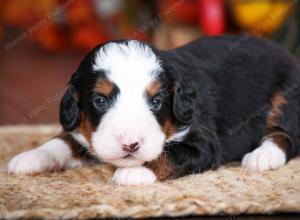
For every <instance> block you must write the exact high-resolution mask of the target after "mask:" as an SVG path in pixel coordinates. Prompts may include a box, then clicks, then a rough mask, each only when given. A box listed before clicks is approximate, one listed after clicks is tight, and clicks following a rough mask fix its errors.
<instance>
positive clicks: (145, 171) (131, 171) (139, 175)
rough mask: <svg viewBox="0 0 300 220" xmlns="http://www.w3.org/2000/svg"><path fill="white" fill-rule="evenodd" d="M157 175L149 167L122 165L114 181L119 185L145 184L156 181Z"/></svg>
mask: <svg viewBox="0 0 300 220" xmlns="http://www.w3.org/2000/svg"><path fill="white" fill-rule="evenodd" d="M156 179H157V178H156V175H155V174H154V173H153V171H152V170H150V169H149V168H147V167H144V166H137V167H120V168H118V169H117V170H116V171H115V173H114V175H113V177H112V181H113V182H114V183H115V184H117V185H141V184H143V185H145V184H152V183H154V182H155V181H156Z"/></svg>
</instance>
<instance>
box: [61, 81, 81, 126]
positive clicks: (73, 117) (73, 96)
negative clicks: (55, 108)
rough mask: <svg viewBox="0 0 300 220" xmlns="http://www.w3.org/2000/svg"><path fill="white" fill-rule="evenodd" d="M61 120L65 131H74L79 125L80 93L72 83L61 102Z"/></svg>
mask: <svg viewBox="0 0 300 220" xmlns="http://www.w3.org/2000/svg"><path fill="white" fill-rule="evenodd" d="M59 120H60V123H61V125H62V126H63V128H64V130H65V131H72V130H74V129H75V128H76V127H77V126H78V125H79V122H80V112H79V108H78V93H77V91H76V89H75V87H74V85H73V84H72V83H70V85H69V87H68V88H67V90H66V92H65V94H64V96H63V98H62V100H61V102H60V114H59Z"/></svg>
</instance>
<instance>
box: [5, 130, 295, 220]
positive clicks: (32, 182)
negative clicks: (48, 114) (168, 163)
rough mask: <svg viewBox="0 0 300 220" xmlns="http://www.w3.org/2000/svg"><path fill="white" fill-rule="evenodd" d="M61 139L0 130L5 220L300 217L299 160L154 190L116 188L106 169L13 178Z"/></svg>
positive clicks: (230, 168) (231, 169) (230, 169)
mask: <svg viewBox="0 0 300 220" xmlns="http://www.w3.org/2000/svg"><path fill="white" fill-rule="evenodd" d="M58 132H59V127H57V126H34V127H30V126H27V127H24V126H23V127H10V126H6V127H1V128H0V152H1V153H0V218H1V219H2V218H8V219H15V218H46V219H53V218H63V219H68V218H79V219H82V218H95V217H150V216H152V217H154V216H183V215H213V214H222V215H229V216H231V215H237V214H241V213H243V214H250V213H251V214H253V213H256V214H257V213H273V212H300V158H297V159H294V160H292V161H290V162H289V163H288V165H287V166H284V167H282V168H281V169H279V170H276V171H268V172H264V173H253V172H251V171H248V170H245V169H242V168H241V167H240V166H239V164H231V165H227V166H224V167H221V168H220V169H218V170H217V171H208V172H205V173H203V174H197V175H190V176H186V177H183V178H180V179H177V180H169V181H166V182H163V183H155V184H153V185H148V186H135V187H130V186H127V187H126V186H115V185H113V184H112V183H111V180H110V178H111V176H112V173H113V170H114V168H113V167H110V166H108V165H94V166H92V167H85V168H78V169H73V170H67V171H64V172H60V173H46V174H43V175H37V176H31V177H29V176H11V175H7V167H6V165H7V162H8V160H9V159H10V158H11V157H12V156H13V155H15V154H17V153H19V152H22V151H24V150H28V149H30V148H33V147H36V146H38V145H39V144H41V143H43V142H45V141H46V140H47V139H49V138H50V137H51V136H53V135H54V134H57V133H58Z"/></svg>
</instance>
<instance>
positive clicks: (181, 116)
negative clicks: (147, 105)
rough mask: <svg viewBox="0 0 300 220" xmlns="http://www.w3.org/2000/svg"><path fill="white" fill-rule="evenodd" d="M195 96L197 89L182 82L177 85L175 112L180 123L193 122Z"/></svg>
mask: <svg viewBox="0 0 300 220" xmlns="http://www.w3.org/2000/svg"><path fill="white" fill-rule="evenodd" d="M195 97H196V94H195V91H194V90H193V89H192V88H191V87H190V86H188V84H186V83H184V84H183V83H182V82H181V83H177V84H176V85H175V91H174V100H173V114H174V116H175V118H176V120H177V121H179V122H180V123H182V124H185V125H188V124H190V123H191V122H192V119H193V113H194V105H195Z"/></svg>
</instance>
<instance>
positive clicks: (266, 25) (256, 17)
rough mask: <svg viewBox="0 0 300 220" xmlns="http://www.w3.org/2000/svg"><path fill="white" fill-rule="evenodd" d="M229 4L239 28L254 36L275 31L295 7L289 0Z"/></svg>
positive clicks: (262, 0) (254, 0) (238, 0)
mask: <svg viewBox="0 0 300 220" xmlns="http://www.w3.org/2000/svg"><path fill="white" fill-rule="evenodd" d="M230 3H231V10H232V12H233V15H234V18H235V21H236V22H237V23H238V24H239V26H240V27H241V28H243V29H246V30H247V31H249V32H250V33H253V34H256V35H264V34H269V33H272V32H274V31H276V30H277V29H278V28H279V27H280V26H281V25H282V23H283V22H284V21H285V19H286V17H287V16H288V14H289V12H290V10H291V9H292V7H293V6H294V5H295V3H294V1H289V0H276V1H269V0H251V1H250V0H248V1H243V0H231V1H230Z"/></svg>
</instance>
